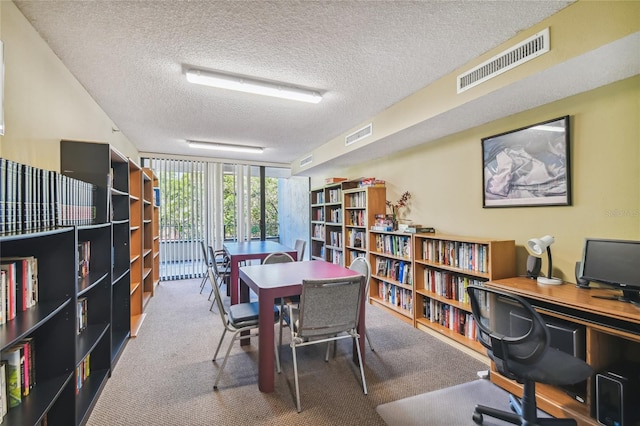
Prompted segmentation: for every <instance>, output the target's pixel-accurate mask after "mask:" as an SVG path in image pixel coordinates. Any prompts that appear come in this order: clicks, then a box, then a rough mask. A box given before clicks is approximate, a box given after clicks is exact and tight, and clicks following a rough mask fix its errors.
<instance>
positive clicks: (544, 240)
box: [527, 235, 555, 256]
mask: <svg viewBox="0 0 640 426" xmlns="http://www.w3.org/2000/svg"><path fill="white" fill-rule="evenodd" d="M554 242H555V239H554V238H553V237H552V236H551V235H545V236H544V237H540V238H531V239H530V240H529V241H528V243H527V244H528V246H529V251H531V253H533V254H535V255H537V256H541V255H542V253H544V252H545V250H546V249H547V248H548V247H549V246H550V245H551V244H553V243H554Z"/></svg>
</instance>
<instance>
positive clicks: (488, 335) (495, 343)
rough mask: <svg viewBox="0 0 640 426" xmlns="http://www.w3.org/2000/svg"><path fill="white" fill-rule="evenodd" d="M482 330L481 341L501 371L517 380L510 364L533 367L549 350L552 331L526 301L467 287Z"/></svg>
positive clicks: (479, 332) (496, 292) (515, 296)
mask: <svg viewBox="0 0 640 426" xmlns="http://www.w3.org/2000/svg"><path fill="white" fill-rule="evenodd" d="M467 293H468V294H469V299H470V302H471V309H472V311H473V316H474V319H475V321H476V325H477V328H478V340H479V341H480V343H482V345H483V346H484V347H486V348H487V350H488V353H489V357H490V358H492V359H493V360H494V361H495V363H496V368H497V370H498V371H499V372H500V373H502V374H504V375H506V376H507V377H512V378H513V376H514V375H513V373H512V371H511V370H510V369H509V363H510V362H512V363H513V362H515V363H518V364H526V365H531V364H535V363H536V362H538V360H539V359H540V358H541V357H542V356H543V354H544V352H545V351H546V350H547V346H548V344H549V330H548V328H547V325H546V322H545V321H544V319H542V317H541V316H540V314H538V313H537V312H536V311H535V309H533V307H532V306H531V305H530V304H529V302H527V301H526V300H525V299H523V298H521V297H519V296H517V295H514V294H509V293H506V292H503V291H500V290H495V289H492V288H489V287H484V286H483V287H480V286H475V285H471V286H469V287H467Z"/></svg>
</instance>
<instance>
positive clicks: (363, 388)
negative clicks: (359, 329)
mask: <svg viewBox="0 0 640 426" xmlns="http://www.w3.org/2000/svg"><path fill="white" fill-rule="evenodd" d="M353 339H354V341H355V344H356V349H357V351H358V363H359V364H360V377H362V390H363V391H364V394H365V395H367V380H366V379H365V378H364V365H363V364H362V353H361V352H360V338H359V337H358V335H357V334H356V335H355V336H354V338H353Z"/></svg>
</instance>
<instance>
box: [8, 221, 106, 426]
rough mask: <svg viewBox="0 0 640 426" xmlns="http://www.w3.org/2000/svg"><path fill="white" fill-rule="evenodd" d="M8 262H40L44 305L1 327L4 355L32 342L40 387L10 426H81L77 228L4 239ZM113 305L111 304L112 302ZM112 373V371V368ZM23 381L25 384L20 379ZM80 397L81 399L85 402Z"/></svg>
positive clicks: (12, 414) (40, 302)
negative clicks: (31, 259) (42, 425)
mask: <svg viewBox="0 0 640 426" xmlns="http://www.w3.org/2000/svg"><path fill="white" fill-rule="evenodd" d="M0 246H2V256H3V257H5V258H6V257H13V256H34V257H35V258H36V259H37V262H38V303H37V304H36V305H35V306H33V307H32V308H29V309H28V310H26V311H24V312H18V313H17V315H16V318H15V319H13V320H10V321H8V322H7V323H6V324H3V325H0V352H2V353H3V354H4V353H5V351H7V350H9V349H10V348H11V347H13V346H15V345H16V344H19V343H20V342H21V341H23V340H24V339H31V341H32V344H33V345H34V348H33V349H34V353H37V354H39V356H36V358H35V371H36V374H37V383H36V385H35V386H34V387H33V389H32V391H31V393H30V394H29V396H27V397H25V398H23V400H22V402H21V403H20V405H18V406H17V407H15V408H10V409H9V411H8V413H7V415H6V416H5V418H4V421H3V424H7V425H35V424H39V422H41V421H42V420H43V419H44V418H45V417H46V418H47V420H48V422H49V424H60V425H62V424H64V425H73V424H77V420H76V416H77V410H76V409H75V407H76V395H75V383H74V371H75V367H76V363H77V359H78V356H79V355H80V354H81V353H83V352H84V345H82V344H81V343H80V342H81V341H82V338H79V339H78V344H76V323H75V321H74V319H75V318H76V301H77V297H76V285H77V276H76V271H77V269H76V265H77V260H76V259H77V254H76V253H77V237H76V232H75V229H74V228H72V227H68V228H59V229H54V230H48V231H42V232H33V233H23V234H13V235H0ZM107 303H108V301H107ZM107 368H108V365H107ZM18 380H19V379H18ZM83 396H84V393H83V394H82V396H80V395H79V396H78V398H82V397H83Z"/></svg>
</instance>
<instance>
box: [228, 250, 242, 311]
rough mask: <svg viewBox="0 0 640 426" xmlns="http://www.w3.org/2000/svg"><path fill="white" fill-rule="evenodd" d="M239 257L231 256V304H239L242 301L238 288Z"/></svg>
mask: <svg viewBox="0 0 640 426" xmlns="http://www.w3.org/2000/svg"><path fill="white" fill-rule="evenodd" d="M239 263H240V262H239V261H238V259H237V258H234V257H233V256H232V257H231V278H230V279H229V285H230V286H231V304H232V305H237V304H238V303H240V295H239V290H238V280H239V278H238V269H239V268H240V265H239Z"/></svg>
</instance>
